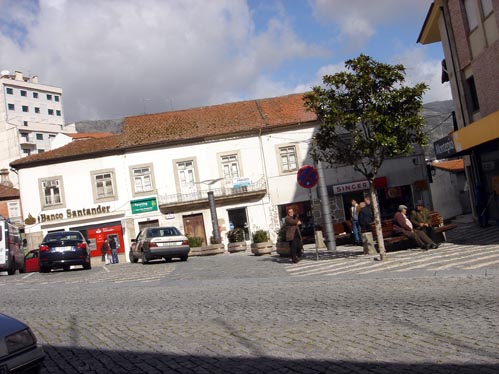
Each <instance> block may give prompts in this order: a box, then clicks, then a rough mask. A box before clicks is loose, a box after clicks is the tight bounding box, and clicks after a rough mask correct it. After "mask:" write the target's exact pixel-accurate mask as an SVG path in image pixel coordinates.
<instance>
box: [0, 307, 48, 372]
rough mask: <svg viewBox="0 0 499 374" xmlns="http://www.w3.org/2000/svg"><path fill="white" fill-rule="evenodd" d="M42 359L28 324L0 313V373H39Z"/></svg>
mask: <svg viewBox="0 0 499 374" xmlns="http://www.w3.org/2000/svg"><path fill="white" fill-rule="evenodd" d="M44 359H45V353H44V352H43V348H42V347H40V346H39V345H38V344H37V343H36V337H35V335H34V334H33V331H31V329H30V328H29V326H27V325H26V324H24V323H22V322H21V321H18V320H17V319H15V318H12V317H9V316H6V315H5V314H0V374H8V373H40V371H41V368H42V363H43V360H44Z"/></svg>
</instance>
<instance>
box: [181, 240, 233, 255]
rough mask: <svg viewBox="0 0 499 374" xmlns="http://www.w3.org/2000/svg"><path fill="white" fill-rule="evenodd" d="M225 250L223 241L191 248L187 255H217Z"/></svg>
mask: <svg viewBox="0 0 499 374" xmlns="http://www.w3.org/2000/svg"><path fill="white" fill-rule="evenodd" d="M224 252H225V246H224V245H223V243H220V244H210V245H205V246H202V247H194V248H191V251H190V252H189V256H213V255H219V254H221V253H224Z"/></svg>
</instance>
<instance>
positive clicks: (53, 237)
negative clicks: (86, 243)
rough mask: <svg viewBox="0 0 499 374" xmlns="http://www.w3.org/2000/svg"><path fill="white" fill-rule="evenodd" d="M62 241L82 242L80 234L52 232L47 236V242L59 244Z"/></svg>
mask: <svg viewBox="0 0 499 374" xmlns="http://www.w3.org/2000/svg"><path fill="white" fill-rule="evenodd" d="M60 240H82V237H81V234H80V233H78V232H52V233H50V234H47V236H45V240H44V241H45V242H57V241H60Z"/></svg>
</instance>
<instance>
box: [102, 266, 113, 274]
mask: <svg viewBox="0 0 499 374" xmlns="http://www.w3.org/2000/svg"><path fill="white" fill-rule="evenodd" d="M103 268H104V270H105V271H107V272H108V273H110V272H111V270H109V269H108V268H107V266H103Z"/></svg>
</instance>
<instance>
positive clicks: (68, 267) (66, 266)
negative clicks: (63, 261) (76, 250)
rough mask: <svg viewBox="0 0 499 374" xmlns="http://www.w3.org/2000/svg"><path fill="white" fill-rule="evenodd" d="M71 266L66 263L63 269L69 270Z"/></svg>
mask: <svg viewBox="0 0 499 374" xmlns="http://www.w3.org/2000/svg"><path fill="white" fill-rule="evenodd" d="M70 268H71V266H69V265H64V266H63V267H62V270H64V271H69V269H70Z"/></svg>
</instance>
